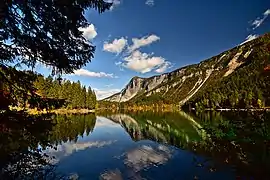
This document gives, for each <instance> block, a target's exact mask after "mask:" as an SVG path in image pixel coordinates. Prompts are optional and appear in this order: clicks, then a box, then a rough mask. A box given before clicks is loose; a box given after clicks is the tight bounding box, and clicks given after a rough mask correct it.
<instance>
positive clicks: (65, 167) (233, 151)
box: [0, 112, 270, 179]
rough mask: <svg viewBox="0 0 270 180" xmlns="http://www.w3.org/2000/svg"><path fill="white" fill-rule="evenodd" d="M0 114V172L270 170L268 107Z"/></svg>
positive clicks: (106, 174)
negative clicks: (254, 109)
mask: <svg viewBox="0 0 270 180" xmlns="http://www.w3.org/2000/svg"><path fill="white" fill-rule="evenodd" d="M105 117H106V118H105ZM0 120H1V121H0V122H1V123H0V130H1V136H0V157H1V162H0V166H1V169H2V172H1V176H0V179H71V178H73V179H89V178H93V179H95V178H99V179H108V178H115V179H117V178H118V179H126V178H131V179H134V178H135V179H136V178H137V179H143V178H146V179H164V178H166V179H173V178H178V177H179V178H185V179H186V178H187V179H206V178H207V179H216V178H221V179H235V178H237V177H238V178H240V179H241V178H248V179H250V178H251V179H268V178H269V177H270V169H269V167H270V158H269V157H270V154H269V153H270V149H269V139H270V124H269V121H270V114H269V113H261V112H260V113H259V112H252V113H248V112H225V113H220V112H205V113H185V112H132V113H130V112H128V113H102V114H100V115H99V116H98V117H96V116H95V115H94V114H88V115H36V116H30V115H27V114H25V113H23V112H8V113H1V114H0ZM90 166H91V168H90V169H89V167H90Z"/></svg>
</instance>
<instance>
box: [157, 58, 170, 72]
mask: <svg viewBox="0 0 270 180" xmlns="http://www.w3.org/2000/svg"><path fill="white" fill-rule="evenodd" d="M170 67H171V62H169V61H166V62H165V63H163V65H161V66H160V67H159V68H158V69H156V70H155V71H156V72H157V73H163V72H165V71H166V70H167V69H168V68H170Z"/></svg>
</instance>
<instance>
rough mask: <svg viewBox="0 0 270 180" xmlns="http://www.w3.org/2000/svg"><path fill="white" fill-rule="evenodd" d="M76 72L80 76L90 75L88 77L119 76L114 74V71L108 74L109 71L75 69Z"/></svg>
mask: <svg viewBox="0 0 270 180" xmlns="http://www.w3.org/2000/svg"><path fill="white" fill-rule="evenodd" d="M74 74H75V75H78V76H88V77H107V78H117V76H114V74H113V73H111V74H108V73H105V72H92V71H88V70H86V69H79V70H75V71H74Z"/></svg>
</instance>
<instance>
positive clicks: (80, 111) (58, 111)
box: [10, 107, 95, 115]
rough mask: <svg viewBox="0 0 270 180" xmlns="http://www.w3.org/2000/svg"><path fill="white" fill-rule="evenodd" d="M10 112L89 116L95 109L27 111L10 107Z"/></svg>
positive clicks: (26, 109)
mask: <svg viewBox="0 0 270 180" xmlns="http://www.w3.org/2000/svg"><path fill="white" fill-rule="evenodd" d="M10 110H16V111H21V110H25V111H26V112H27V113H28V114H30V115H37V114H49V113H52V114H89V113H95V109H54V110H46V109H43V110H37V109H28V108H18V107H11V108H10Z"/></svg>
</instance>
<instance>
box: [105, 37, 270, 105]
mask: <svg viewBox="0 0 270 180" xmlns="http://www.w3.org/2000/svg"><path fill="white" fill-rule="evenodd" d="M269 77H270V33H268V34H265V35H263V36H260V37H259V38H257V39H255V40H253V41H249V42H247V43H245V44H242V45H239V46H237V47H235V48H233V49H231V50H228V51H225V52H223V53H221V54H219V55H217V56H214V57H212V58H210V59H207V60H204V61H202V62H200V63H198V64H193V65H189V66H185V67H182V68H179V69H177V70H175V71H172V72H169V73H165V74H162V75H158V76H153V77H149V78H141V77H133V78H132V79H131V80H130V82H129V83H128V84H127V85H126V87H125V88H124V89H123V90H122V91H121V92H119V93H117V94H114V95H112V96H110V97H108V98H106V99H104V101H110V102H126V103H137V104H147V103H175V104H179V105H180V106H183V105H186V104H192V106H199V105H200V106H204V107H232V106H241V107H242V106H244V107H247V106H260V107H261V106H266V105H270V99H269V97H270V91H269V89H270V78H269Z"/></svg>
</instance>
